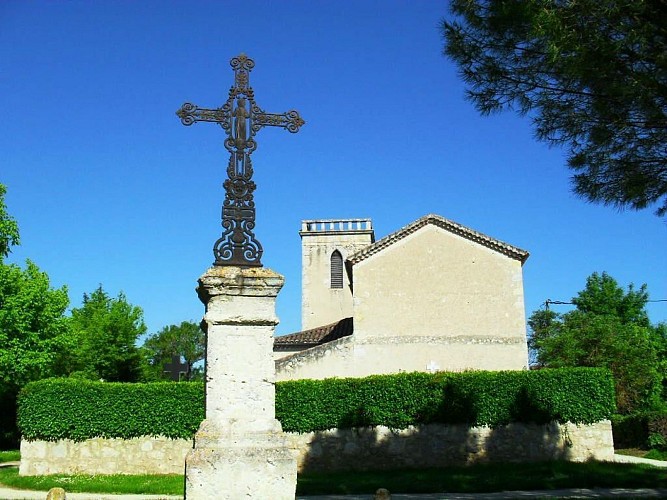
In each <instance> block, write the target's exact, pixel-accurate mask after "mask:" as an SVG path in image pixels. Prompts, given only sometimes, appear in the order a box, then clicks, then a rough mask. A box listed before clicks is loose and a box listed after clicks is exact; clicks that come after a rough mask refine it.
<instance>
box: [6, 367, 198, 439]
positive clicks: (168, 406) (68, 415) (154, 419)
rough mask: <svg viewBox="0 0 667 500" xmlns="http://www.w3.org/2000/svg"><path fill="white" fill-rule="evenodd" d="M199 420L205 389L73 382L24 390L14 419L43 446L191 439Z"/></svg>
mask: <svg viewBox="0 0 667 500" xmlns="http://www.w3.org/2000/svg"><path fill="white" fill-rule="evenodd" d="M203 418H204V386H203V384H194V383H193V384H188V383H181V384H174V383H169V382H161V383H160V382H159V383H153V384H126V383H125V384H124V383H111V382H92V381H87V380H72V379H47V380H40V381H38V382H33V383H31V384H28V385H26V386H25V387H24V388H23V390H22V391H21V393H20V395H19V409H18V416H17V420H18V424H19V429H20V430H21V434H22V435H23V437H24V438H25V439H29V440H30V439H43V440H46V441H56V440H58V439H65V438H67V439H72V440H74V441H82V440H84V439H89V438H93V437H104V438H124V439H128V438H133V437H138V436H156V435H162V436H166V437H170V438H191V437H192V436H193V434H194V433H195V432H196V430H197V428H198V427H199V424H200V423H201V421H202V420H203Z"/></svg>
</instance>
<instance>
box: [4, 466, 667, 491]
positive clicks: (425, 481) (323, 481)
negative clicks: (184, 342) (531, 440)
mask: <svg viewBox="0 0 667 500" xmlns="http://www.w3.org/2000/svg"><path fill="white" fill-rule="evenodd" d="M0 483H1V484H4V485H6V486H10V487H13V488H20V489H32V490H41V491H47V490H49V489H50V488H52V487H55V486H60V487H62V488H65V490H67V491H68V492H87V493H134V494H158V495H160V494H161V495H183V476H182V475H162V476H155V475H154V476H125V475H114V476H101V475H98V476H88V475H75V476H68V475H53V476H32V477H31V476H28V477H26V476H19V475H18V469H17V468H16V467H6V468H0ZM380 487H382V488H387V489H388V490H389V491H391V492H392V493H441V492H452V493H453V492H457V493H485V492H492V491H506V490H544V489H557V488H596V487H597V488H617V487H625V488H667V474H665V471H664V469H662V470H661V469H658V468H655V467H650V466H646V465H638V464H616V463H605V462H588V463H584V464H578V463H571V462H541V463H529V464H521V465H520V466H517V465H516V464H486V465H474V466H469V467H449V468H445V469H421V470H395V471H383V472H330V473H321V474H303V475H299V478H298V484H297V493H298V494H300V495H326V494H351V493H358V494H372V493H374V492H375V491H376V490H377V489H378V488H380Z"/></svg>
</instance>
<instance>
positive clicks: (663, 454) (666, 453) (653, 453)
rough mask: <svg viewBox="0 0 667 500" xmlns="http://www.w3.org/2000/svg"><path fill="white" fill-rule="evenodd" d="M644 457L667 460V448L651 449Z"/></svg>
mask: <svg viewBox="0 0 667 500" xmlns="http://www.w3.org/2000/svg"><path fill="white" fill-rule="evenodd" d="M644 458H651V459H653V460H665V461H667V450H656V449H653V450H650V451H649V452H648V453H646V455H644Z"/></svg>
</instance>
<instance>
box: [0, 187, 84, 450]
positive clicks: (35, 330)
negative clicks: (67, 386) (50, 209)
mask: <svg viewBox="0 0 667 500" xmlns="http://www.w3.org/2000/svg"><path fill="white" fill-rule="evenodd" d="M5 193H6V189H5V187H4V186H3V185H2V184H0V408H2V412H0V445H3V446H5V445H11V444H13V443H15V442H16V441H17V439H18V435H17V434H16V422H15V417H16V395H17V393H18V390H19V388H20V387H22V386H23V385H24V384H26V383H27V382H30V381H32V380H38V379H40V378H43V377H51V376H54V375H58V374H60V373H61V372H62V360H63V359H64V357H65V355H66V353H67V352H68V351H69V350H70V349H71V344H70V338H69V335H68V333H69V328H68V322H67V318H65V316H64V314H65V310H66V309H67V306H68V304H69V298H68V296H67V289H66V288H65V287H64V286H63V287H62V288H60V289H52V288H51V285H50V282H49V277H48V276H47V275H46V273H45V272H43V271H40V269H39V268H38V267H37V265H36V264H34V263H33V262H31V261H27V262H26V265H25V268H21V267H19V266H18V265H15V264H7V263H5V262H4V257H7V255H8V254H9V252H10V251H11V247H12V246H13V245H18V243H19V229H18V224H17V223H16V221H15V220H14V219H13V218H12V217H11V216H10V215H9V214H8V213H7V210H6V207H5V203H4V195H5Z"/></svg>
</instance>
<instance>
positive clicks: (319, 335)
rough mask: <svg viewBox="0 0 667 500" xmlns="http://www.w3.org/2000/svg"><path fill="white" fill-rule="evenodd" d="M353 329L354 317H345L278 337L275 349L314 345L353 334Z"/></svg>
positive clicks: (275, 340)
mask: <svg viewBox="0 0 667 500" xmlns="http://www.w3.org/2000/svg"><path fill="white" fill-rule="evenodd" d="M352 330H353V324H352V318H345V319H341V320H340V321H338V322H336V323H331V324H330V325H325V326H320V327H317V328H313V329H312V330H306V331H303V332H297V333H292V334H290V335H282V336H280V337H276V338H275V339H274V340H273V349H274V350H275V351H281V350H287V349H294V348H295V347H303V348H308V347H314V346H316V345H320V344H325V343H327V342H331V341H332V340H336V339H339V338H341V337H347V336H348V335H352Z"/></svg>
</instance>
